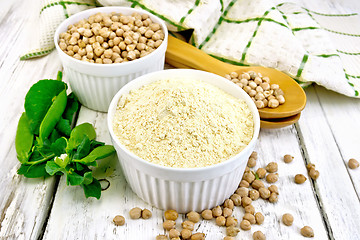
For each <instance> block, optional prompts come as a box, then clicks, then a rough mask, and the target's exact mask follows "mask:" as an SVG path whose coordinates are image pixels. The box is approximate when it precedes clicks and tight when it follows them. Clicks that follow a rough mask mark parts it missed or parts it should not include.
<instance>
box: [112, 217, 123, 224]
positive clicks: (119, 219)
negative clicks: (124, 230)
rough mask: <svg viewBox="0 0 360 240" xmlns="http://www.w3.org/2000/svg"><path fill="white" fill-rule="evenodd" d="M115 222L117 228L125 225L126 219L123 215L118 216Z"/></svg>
mask: <svg viewBox="0 0 360 240" xmlns="http://www.w3.org/2000/svg"><path fill="white" fill-rule="evenodd" d="M113 222H114V224H115V225H116V226H122V225H124V224H125V218H124V217H123V216H121V215H116V216H115V217H114V219H113Z"/></svg>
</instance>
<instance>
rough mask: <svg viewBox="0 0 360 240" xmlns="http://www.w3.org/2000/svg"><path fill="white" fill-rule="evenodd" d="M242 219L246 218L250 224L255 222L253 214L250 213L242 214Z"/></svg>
mask: <svg viewBox="0 0 360 240" xmlns="http://www.w3.org/2000/svg"><path fill="white" fill-rule="evenodd" d="M243 220H248V221H249V222H250V223H251V224H255V223H256V220H255V216H254V215H252V214H251V213H245V214H244V216H243Z"/></svg>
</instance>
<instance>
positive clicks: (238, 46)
mask: <svg viewBox="0 0 360 240" xmlns="http://www.w3.org/2000/svg"><path fill="white" fill-rule="evenodd" d="M314 1H316V2H319V4H318V5H319V6H326V4H323V3H325V2H326V0H314ZM114 5H116V6H130V7H134V8H142V9H145V10H147V11H149V12H151V13H153V14H155V15H157V16H159V17H160V18H161V19H163V20H164V21H165V22H166V23H167V26H168V27H169V30H171V31H181V30H186V29H193V30H194V31H193V34H192V37H191V44H193V45H194V46H196V47H198V48H199V49H201V50H203V51H204V52H206V53H208V54H210V55H211V56H213V57H215V58H218V59H221V60H222V61H225V62H229V63H232V64H236V65H262V66H266V67H271V68H276V69H278V70H280V71H283V72H285V73H286V74H288V75H290V76H291V77H293V78H294V79H295V80H297V81H298V82H299V83H300V84H301V85H303V86H306V85H308V84H311V83H312V82H315V83H317V84H319V85H322V86H324V87H326V88H327V89H330V90H333V91H336V92H339V93H341V94H344V95H347V96H351V97H358V98H359V97H360V96H359V91H360V64H359V63H360V27H359V23H360V21H359V15H358V14H357V13H343V12H334V11H333V9H329V8H328V9H326V8H325V7H323V9H320V10H319V9H316V10H317V11H312V10H310V9H307V8H305V7H303V6H300V5H299V4H298V3H294V2H281V1H278V0H98V1H95V0H74V1H61V0H60V1H59V0H58V1H52V0H42V7H41V9H40V17H39V21H40V23H39V26H40V29H39V34H38V37H39V39H37V41H35V42H34V46H32V48H31V49H33V50H32V51H30V52H28V53H26V54H24V55H23V56H22V57H21V59H23V60H24V59H29V58H33V57H38V56H43V55H45V54H47V53H49V52H50V51H52V50H53V49H54V44H53V34H54V32H55V29H56V27H57V26H58V24H59V23H60V22H61V21H63V20H64V19H65V18H67V17H69V16H70V15H72V14H74V13H76V12H79V11H82V10H85V9H88V8H92V7H97V6H114ZM326 10H327V11H329V12H331V14H325V13H324V12H326Z"/></svg>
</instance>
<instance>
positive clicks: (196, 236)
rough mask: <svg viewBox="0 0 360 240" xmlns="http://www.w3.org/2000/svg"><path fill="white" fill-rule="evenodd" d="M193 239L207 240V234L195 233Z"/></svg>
mask: <svg viewBox="0 0 360 240" xmlns="http://www.w3.org/2000/svg"><path fill="white" fill-rule="evenodd" d="M190 239H191V240H205V234H204V233H195V234H193V235H192V236H191V238H190Z"/></svg>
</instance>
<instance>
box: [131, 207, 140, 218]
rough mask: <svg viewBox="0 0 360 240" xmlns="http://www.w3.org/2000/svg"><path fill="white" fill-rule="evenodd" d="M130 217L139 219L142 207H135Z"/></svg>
mask: <svg viewBox="0 0 360 240" xmlns="http://www.w3.org/2000/svg"><path fill="white" fill-rule="evenodd" d="M129 215H130V218H132V219H139V218H140V217H141V208H139V207H134V208H132V209H131V210H130V211H129Z"/></svg>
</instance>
